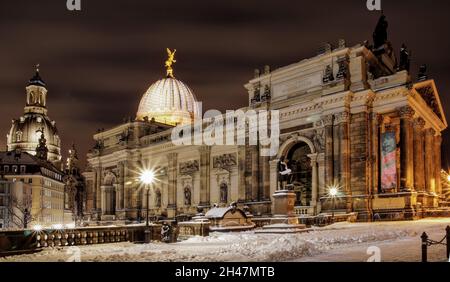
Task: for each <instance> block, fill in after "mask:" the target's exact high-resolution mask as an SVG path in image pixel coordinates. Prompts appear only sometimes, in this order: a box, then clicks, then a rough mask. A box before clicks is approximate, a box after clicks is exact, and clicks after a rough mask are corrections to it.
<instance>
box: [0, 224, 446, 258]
mask: <svg viewBox="0 0 450 282" xmlns="http://www.w3.org/2000/svg"><path fill="white" fill-rule="evenodd" d="M448 224H450V219H445V220H444V219H442V220H440V221H439V220H422V221H414V222H412V221H410V222H380V223H356V224H350V223H338V224H334V225H332V226H328V227H324V228H315V229H313V230H312V231H310V232H307V233H294V234H264V233H255V232H253V231H247V232H239V233H225V234H223V233H211V235H210V236H208V237H192V238H190V239H188V240H186V241H183V242H179V243H175V244H165V243H160V242H154V243H150V244H133V243H129V242H121V243H113V244H99V245H86V246H80V247H70V248H46V249H44V250H43V251H42V252H40V253H36V254H27V255H20V256H14V257H8V258H1V259H0V262H1V261H42V262H45V261H73V260H71V259H73V258H74V257H75V258H76V257H77V256H78V257H79V260H80V261H83V262H84V261H88V262H89V261H113V262H120V261H142V262H146V261H197V262H201V261H291V260H299V259H301V258H310V257H316V256H324V255H326V254H329V253H335V254H336V253H342V254H346V253H347V251H348V250H349V249H350V248H353V249H355V248H358V250H357V252H355V254H357V256H358V259H359V256H360V255H361V256H366V249H367V246H371V245H373V246H380V245H382V244H394V245H398V244H402V242H403V243H408V244H410V245H407V246H411V247H409V249H411V252H410V253H408V254H407V255H408V256H410V257H411V260H414V261H417V260H418V259H417V258H416V256H419V255H420V250H419V249H418V246H419V244H420V234H422V232H423V231H426V232H427V233H428V234H429V235H430V238H432V239H441V238H442V236H443V235H444V232H445V226H446V225H448ZM358 246H360V247H358ZM405 246H406V245H405ZM391 249H392V248H390V249H389V250H386V251H384V253H386V254H389V255H391V256H392V257H393V258H394V259H395V258H398V257H401V259H406V258H405V255H403V256H402V254H403V253H405V252H404V249H400V250H398V251H396V250H392V251H390V250H391ZM357 256H356V255H355V258H356V257H357ZM337 260H339V261H340V260H344V261H345V260H346V257H345V256H344V257H338V258H337ZM355 260H356V259H355Z"/></svg>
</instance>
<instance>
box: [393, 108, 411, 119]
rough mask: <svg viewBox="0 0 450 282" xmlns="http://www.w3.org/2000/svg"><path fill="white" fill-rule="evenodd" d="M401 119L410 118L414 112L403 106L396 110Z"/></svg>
mask: <svg viewBox="0 0 450 282" xmlns="http://www.w3.org/2000/svg"><path fill="white" fill-rule="evenodd" d="M397 111H398V113H399V115H400V117H401V118H412V117H413V116H414V114H415V111H414V110H413V109H412V108H411V107H410V106H404V107H401V108H398V109H397Z"/></svg>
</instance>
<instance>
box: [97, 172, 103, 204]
mask: <svg viewBox="0 0 450 282" xmlns="http://www.w3.org/2000/svg"><path fill="white" fill-rule="evenodd" d="M102 173H103V172H102V168H101V167H98V168H97V169H96V170H95V177H96V186H97V188H96V204H95V209H96V210H98V209H101V206H102V194H103V192H102V189H101V185H102Z"/></svg>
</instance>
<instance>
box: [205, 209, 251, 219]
mask: <svg viewBox="0 0 450 282" xmlns="http://www.w3.org/2000/svg"><path fill="white" fill-rule="evenodd" d="M232 210H235V211H236V212H240V213H241V214H242V215H243V216H244V217H245V218H247V215H246V214H245V212H243V211H242V210H240V209H238V208H233V207H226V208H212V209H210V210H209V211H208V212H207V213H206V214H205V217H207V218H223V217H224V216H225V214H226V213H227V212H229V211H232Z"/></svg>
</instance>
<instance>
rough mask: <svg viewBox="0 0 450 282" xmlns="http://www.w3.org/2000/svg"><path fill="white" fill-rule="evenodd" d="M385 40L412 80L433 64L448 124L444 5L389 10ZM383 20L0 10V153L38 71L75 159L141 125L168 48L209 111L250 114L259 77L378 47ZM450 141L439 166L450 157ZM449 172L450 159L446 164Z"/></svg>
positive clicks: (227, 9)
mask: <svg viewBox="0 0 450 282" xmlns="http://www.w3.org/2000/svg"><path fill="white" fill-rule="evenodd" d="M382 6H383V10H384V14H385V15H386V16H387V20H388V22H389V29H388V36H389V40H390V41H392V43H393V45H394V48H395V49H396V50H397V54H398V50H399V47H400V46H401V44H402V43H406V44H407V46H408V48H409V49H411V50H412V55H413V57H412V66H411V69H412V74H413V76H414V77H415V76H416V73H417V69H418V67H419V65H420V64H423V63H426V64H427V65H428V69H429V72H428V73H429V76H430V77H431V78H434V79H435V80H436V83H437V86H438V90H439V91H440V95H441V100H442V104H443V106H444V109H445V111H446V114H447V116H448V113H450V105H449V102H450V96H449V95H450V94H449V91H450V85H449V83H448V81H449V78H450V52H449V50H450V37H449V31H450V17H449V16H448V13H449V11H450V2H449V1H425V0H420V1H411V0H409V1H398V0H396V1H393V0H390V1H388V0H382ZM379 15H380V13H379V12H370V11H368V10H367V8H366V0H353V1H350V0H345V1H342V0H340V1H337V0H336V1H292V0H289V1H285V0H283V1H280V0H276V1H275V0H272V1H262V0H258V1H249V0H238V1H231V0H226V1H212V0H205V1H203V0H202V1H187V0H184V1H176V0H171V1H148V0H140V1H138V0H114V1H112V0H111V1H106V0H82V11H80V12H71V11H68V10H67V9H66V0H39V1H29V0H0V95H1V98H2V99H1V104H0V134H1V136H2V137H1V138H0V149H2V150H4V149H5V148H6V146H5V144H6V134H7V132H8V130H9V127H10V125H11V119H13V118H18V117H19V116H20V115H21V114H22V113H23V107H24V104H25V86H26V83H27V81H28V80H29V79H30V78H31V77H32V76H33V74H34V65H35V64H37V63H39V64H40V65H41V67H40V70H41V76H42V77H43V79H44V80H45V81H46V83H47V87H48V90H49V94H48V99H47V106H48V109H49V116H50V118H51V119H53V120H56V124H57V127H58V129H59V132H60V137H61V138H62V142H63V150H64V151H63V154H64V155H66V150H67V149H68V147H69V146H70V145H71V143H72V142H75V143H76V145H77V147H78V149H79V151H80V153H79V157H80V159H82V160H84V159H85V154H86V152H87V151H88V149H90V148H91V147H92V146H93V141H92V135H93V134H94V133H95V132H96V131H97V129H98V128H105V129H107V128H110V127H112V126H115V125H117V124H120V123H121V122H122V120H123V119H124V118H125V117H127V116H132V117H134V116H135V114H136V111H137V108H138V103H139V100H140V98H141V96H142V94H143V93H144V92H145V91H146V89H147V88H148V87H149V86H150V85H151V84H152V83H153V82H155V81H156V80H158V79H160V78H162V77H164V76H165V69H164V67H163V66H164V60H165V58H166V51H165V48H166V47H170V48H176V49H177V50H178V51H177V63H176V64H175V77H176V78H178V79H180V80H182V81H184V82H186V83H187V84H188V85H189V86H190V87H191V88H192V89H193V90H194V92H195V94H196V96H197V98H198V99H199V100H200V101H202V102H203V109H204V110H205V109H211V108H215V109H218V110H221V111H224V110H226V109H235V108H238V107H242V106H245V105H246V103H247V93H246V91H245V89H244V87H243V84H245V83H246V82H247V81H248V80H249V79H251V78H252V76H253V70H254V68H258V67H259V68H262V67H263V66H264V65H265V64H268V65H271V66H272V68H276V67H281V66H284V65H287V64H290V63H295V62H298V61H300V60H302V59H305V58H309V57H312V56H314V55H315V54H316V52H317V49H318V47H319V46H320V45H321V44H322V43H323V42H330V43H333V44H334V45H337V41H338V39H339V38H344V39H345V40H346V41H347V45H349V46H352V45H355V44H358V43H362V42H363V41H364V40H370V41H371V40H372V32H373V29H374V28H375V25H376V22H377V19H378V17H379ZM449 149H450V134H449V133H448V130H447V132H446V133H445V134H444V155H443V159H444V160H445V159H446V155H447V153H446V152H450V150H449ZM449 160H450V158H449Z"/></svg>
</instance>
